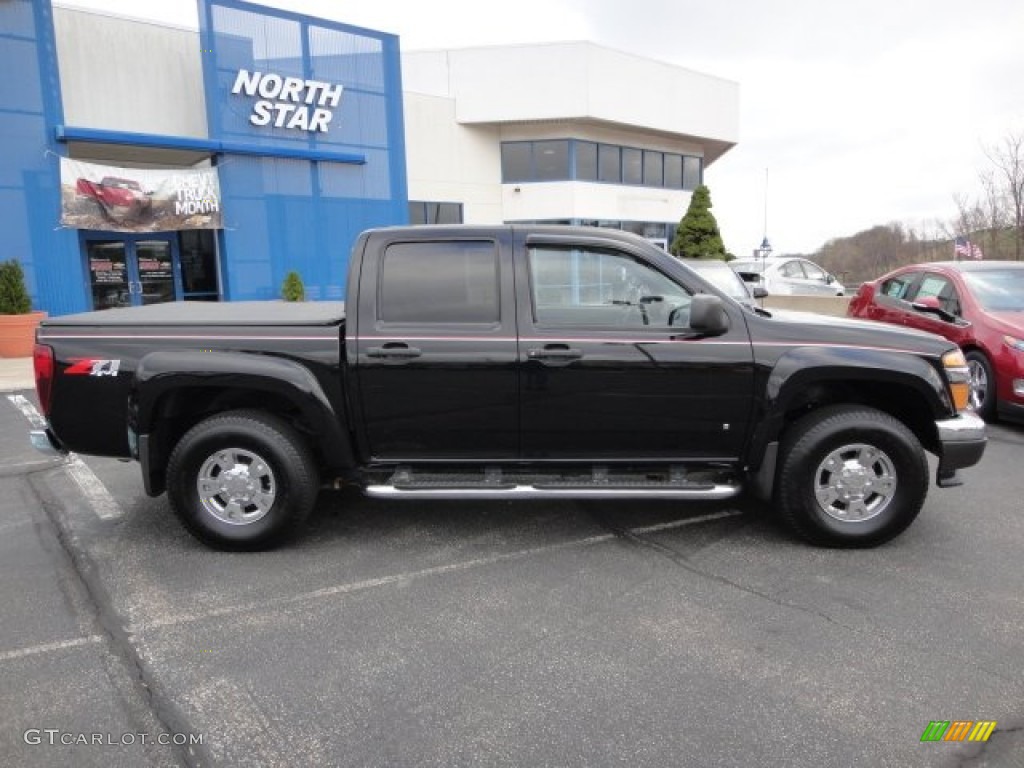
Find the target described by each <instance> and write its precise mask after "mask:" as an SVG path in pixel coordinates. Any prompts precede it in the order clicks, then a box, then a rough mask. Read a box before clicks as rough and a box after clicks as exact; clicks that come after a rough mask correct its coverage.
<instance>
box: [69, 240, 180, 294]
mask: <svg viewBox="0 0 1024 768" xmlns="http://www.w3.org/2000/svg"><path fill="white" fill-rule="evenodd" d="M83 246H84V250H85V257H86V262H87V264H86V267H87V269H88V270H89V289H90V294H91V297H92V308H93V309H113V308H115V307H132V306H139V305H142V304H160V303H163V302H166V301H177V300H178V298H179V297H180V296H181V284H180V279H179V277H178V274H179V269H178V249H177V244H176V238H175V237H174V236H172V235H159V234H158V235H144V236H143V235H140V236H132V235H110V236H102V235H99V236H95V237H93V236H83Z"/></svg>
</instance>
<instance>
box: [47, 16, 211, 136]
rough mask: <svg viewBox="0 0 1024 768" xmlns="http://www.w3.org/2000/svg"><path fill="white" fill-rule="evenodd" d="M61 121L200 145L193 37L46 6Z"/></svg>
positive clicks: (200, 102)
mask: <svg viewBox="0 0 1024 768" xmlns="http://www.w3.org/2000/svg"><path fill="white" fill-rule="evenodd" d="M53 16H54V18H53V25H54V32H55V35H56V40H57V60H58V64H59V68H60V79H61V91H62V95H63V99H64V122H65V123H66V124H67V125H72V126H76V127H81V128H95V129H100V130H108V131H127V132H131V133H153V134H160V135H171V136H188V137H192V138H207V129H206V102H205V100H204V97H203V73H202V62H201V59H200V55H201V54H200V53H199V35H198V33H197V32H195V31H194V30H188V29H179V28H176V27H167V26H162V25H159V24H151V23H148V22H143V21H138V20H132V19H123V18H118V17H116V16H107V15H104V14H98V13H95V12H87V11H78V10H74V9H71V8H62V7H59V6H56V7H54V14H53Z"/></svg>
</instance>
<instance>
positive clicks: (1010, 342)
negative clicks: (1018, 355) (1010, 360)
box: [1003, 336, 1024, 352]
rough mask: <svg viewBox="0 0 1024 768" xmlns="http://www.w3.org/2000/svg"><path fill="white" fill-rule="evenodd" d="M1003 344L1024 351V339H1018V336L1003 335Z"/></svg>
mask: <svg viewBox="0 0 1024 768" xmlns="http://www.w3.org/2000/svg"><path fill="white" fill-rule="evenodd" d="M1003 344H1005V345H1006V346H1008V347H1009V348H1010V349H1015V350H1017V351H1018V352H1024V339H1018V338H1017V337H1016V336H1003Z"/></svg>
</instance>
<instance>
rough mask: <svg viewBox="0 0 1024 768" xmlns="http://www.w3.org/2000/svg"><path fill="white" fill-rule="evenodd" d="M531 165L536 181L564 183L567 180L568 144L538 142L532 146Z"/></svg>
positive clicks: (564, 142)
mask: <svg viewBox="0 0 1024 768" xmlns="http://www.w3.org/2000/svg"><path fill="white" fill-rule="evenodd" d="M533 163H534V166H535V168H536V175H535V178H536V179H537V181H564V180H565V179H568V178H569V142H568V141H538V142H535V143H534V145H533Z"/></svg>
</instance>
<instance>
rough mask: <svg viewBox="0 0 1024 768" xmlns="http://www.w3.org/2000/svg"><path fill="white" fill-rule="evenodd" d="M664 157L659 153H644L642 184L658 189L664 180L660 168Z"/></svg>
mask: <svg viewBox="0 0 1024 768" xmlns="http://www.w3.org/2000/svg"><path fill="white" fill-rule="evenodd" d="M663 158H664V156H663V155H662V154H661V152H648V151H646V150H645V151H644V184H645V185H646V186H648V187H660V186H661V185H662V181H663V180H664V173H663V170H662V166H663V163H664V159H663Z"/></svg>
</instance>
